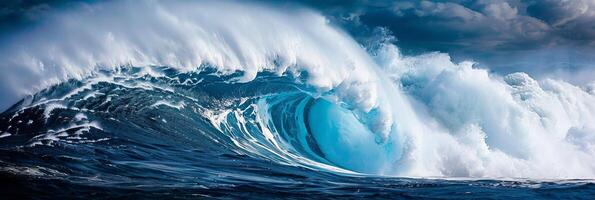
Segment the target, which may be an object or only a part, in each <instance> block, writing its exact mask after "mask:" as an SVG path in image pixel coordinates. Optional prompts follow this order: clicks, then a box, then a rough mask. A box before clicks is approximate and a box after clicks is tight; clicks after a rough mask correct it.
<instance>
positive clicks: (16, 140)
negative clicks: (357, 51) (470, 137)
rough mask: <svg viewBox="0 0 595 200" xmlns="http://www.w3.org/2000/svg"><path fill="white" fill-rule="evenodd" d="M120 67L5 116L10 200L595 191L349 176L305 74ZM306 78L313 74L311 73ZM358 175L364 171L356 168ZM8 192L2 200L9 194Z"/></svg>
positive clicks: (558, 184) (0, 168)
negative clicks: (333, 150) (319, 122)
mask: <svg viewBox="0 0 595 200" xmlns="http://www.w3.org/2000/svg"><path fill="white" fill-rule="evenodd" d="M152 69H153V70H156V71H159V72H160V73H161V74H163V76H152V75H149V74H146V73H144V71H143V69H142V68H133V67H123V68H122V69H121V70H120V71H118V72H103V73H97V74H95V75H94V76H92V77H89V78H86V79H83V80H71V81H68V82H64V83H62V84H59V85H56V86H53V87H51V88H48V89H45V90H43V91H41V92H39V93H37V94H35V95H32V96H29V97H27V98H25V99H23V100H22V101H20V102H19V103H17V104H16V105H14V106H13V107H11V108H10V109H8V110H6V111H5V112H3V113H2V114H1V115H0V133H1V134H2V136H1V138H0V177H1V178H2V179H1V180H2V181H1V183H0V184H1V185H2V187H0V194H1V196H2V197H4V198H27V197H33V198H40V197H44V198H110V199H111V198H125V197H126V198H127V197H132V198H154V199H162V198H183V199H185V198H229V199H235V198H238V199H270V198H273V199H321V198H329V199H345V198H348V199H351V198H354V199H360V198H388V199H395V198H432V199H443V198H450V199H460V198H474V199H511V198H512V199H526V198H545V199H550V198H551V199H554V198H556V199H557V198H576V199H592V198H594V197H595V184H594V183H593V181H591V180H552V181H538V180H511V179H508V180H469V179H463V180H453V179H450V180H445V179H439V178H436V179H413V178H399V177H381V176H374V175H364V174H358V173H353V172H350V171H349V170H346V169H344V168H347V169H349V166H348V165H346V164H344V163H341V162H338V161H337V160H336V158H332V157H331V156H332V155H329V154H328V153H325V152H328V151H324V150H322V149H324V148H325V147H323V146H322V145H325V144H323V142H324V141H321V140H322V139H321V138H320V137H318V136H317V135H316V130H313V129H316V128H317V127H312V126H313V125H314V124H316V123H311V120H312V119H310V117H309V116H312V115H311V113H313V112H319V111H320V110H317V109H319V107H320V106H315V105H321V104H323V105H324V100H322V99H319V98H317V97H313V96H311V94H312V93H310V92H309V91H310V90H311V89H310V88H307V87H305V86H303V85H302V84H299V81H297V82H296V81H295V80H296V79H297V80H300V79H306V78H307V77H288V76H281V77H278V76H273V75H269V74H266V73H262V74H260V75H259V76H258V77H257V79H256V80H254V81H251V82H249V83H235V82H233V83H232V82H229V80H232V79H233V78H234V77H236V76H237V75H238V74H236V75H229V76H220V75H217V74H214V72H209V71H208V70H207V71H202V72H200V73H198V72H196V73H195V72H185V73H180V72H176V71H174V70H170V69H168V68H159V67H155V68H152ZM304 76H307V75H304ZM356 171H357V170H356ZM4 198H3V199H4Z"/></svg>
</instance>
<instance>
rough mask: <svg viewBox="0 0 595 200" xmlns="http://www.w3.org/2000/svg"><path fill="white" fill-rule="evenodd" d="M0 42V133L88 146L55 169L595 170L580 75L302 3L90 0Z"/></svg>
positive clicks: (593, 107) (568, 174) (12, 143)
mask: <svg viewBox="0 0 595 200" xmlns="http://www.w3.org/2000/svg"><path fill="white" fill-rule="evenodd" d="M223 8H224V9H225V10H227V12H225V13H223V12H219V11H220V10H221V9H223ZM108 11H109V12H108ZM132 13H134V14H132ZM0 52H2V56H1V57H0V59H2V60H3V61H4V62H2V64H0V67H1V68H2V70H3V71H5V72H6V73H2V74H1V75H0V77H2V81H3V83H4V84H6V85H9V87H7V88H3V89H2V90H0V95H2V96H5V99H2V105H3V106H4V107H8V105H11V104H14V103H15V102H16V101H17V100H18V99H22V100H21V101H20V102H19V103H17V104H15V105H13V106H12V107H10V108H8V109H7V110H6V111H5V112H4V113H3V114H2V115H1V118H0V132H1V133H2V134H1V135H2V137H0V141H1V143H2V144H1V146H2V148H6V149H13V150H18V151H25V152H27V151H43V152H50V154H54V155H58V154H62V153H66V154H69V155H70V154H72V155H70V156H71V157H77V158H84V159H88V160H92V161H93V162H87V163H85V162H80V163H78V164H77V165H72V166H66V167H63V168H66V169H63V170H64V171H77V170H75V169H88V168H92V169H93V170H95V173H91V174H97V173H100V174H104V176H102V177H100V178H99V179H102V180H103V181H111V182H116V183H117V182H121V181H123V180H121V178H122V177H120V176H118V175H119V173H120V172H121V171H119V170H113V169H114V168H127V167H130V168H132V169H136V168H134V167H135V166H136V165H138V163H133V162H132V161H131V160H135V161H139V160H143V159H146V158H149V157H150V158H154V159H155V160H165V161H167V162H165V163H169V164H171V166H170V165H168V164H163V163H151V162H150V160H151V159H148V160H149V161H146V162H142V163H143V165H147V166H149V167H152V168H155V169H159V170H162V171H165V172H171V173H181V172H179V171H176V170H181V171H182V172H184V170H185V169H186V167H189V168H191V167H190V166H192V163H193V162H196V160H195V159H199V160H200V162H205V163H206V164H204V163H203V164H202V165H203V167H207V166H210V164H212V165H213V166H219V164H214V163H211V162H213V161H210V160H209V159H206V158H202V157H201V158H188V157H187V156H188V155H194V154H190V153H189V154H188V155H186V154H184V153H183V152H185V151H187V150H188V149H198V151H201V152H208V153H205V154H206V155H212V156H213V157H217V156H229V155H234V156H237V155H247V156H248V157H249V158H250V159H256V160H257V162H272V163H275V164H276V165H283V166H294V167H300V168H307V169H310V170H322V171H325V172H331V173H338V174H360V175H361V174H374V175H382V176H401V177H403V176H404V177H474V178H486V177H488V178H502V177H512V178H555V179H558V178H594V177H595V164H593V163H595V139H594V138H595V137H593V134H595V133H594V132H593V130H595V127H594V126H593V125H592V124H593V122H594V121H595V104H594V103H593V102H595V93H593V89H592V87H589V86H585V87H581V86H576V85H572V84H569V83H567V82H564V81H561V80H555V79H545V80H534V79H533V78H531V77H530V76H529V75H527V74H525V73H522V72H518V73H513V74H509V75H505V76H501V75H498V74H493V73H490V72H489V71H488V70H486V69H481V68H477V67H475V66H474V63H473V62H468V61H466V62H461V63H454V62H453V61H452V60H451V59H450V57H449V56H448V55H447V54H442V53H428V54H424V55H419V56H404V55H402V54H401V53H400V52H399V50H398V48H397V47H396V46H395V45H394V44H391V43H388V42H386V40H384V39H379V40H378V41H377V44H374V45H371V46H362V45H360V44H358V43H357V42H356V41H355V40H354V39H352V38H351V37H350V36H349V35H348V34H346V33H344V32H342V31H341V30H340V29H338V28H337V27H334V26H333V25H332V24H329V22H328V21H327V20H326V19H325V18H324V17H323V16H321V15H320V14H318V13H316V12H314V11H311V10H308V9H300V10H297V11H296V10H286V9H284V8H279V7H271V6H265V5H258V4H254V3H239V2H211V1H207V2H200V3H197V2H175V1H172V2H169V1H168V2H156V1H147V2H136V1H135V2H132V1H118V2H106V3H97V4H93V5H92V6H91V7H85V8H81V9H77V10H73V11H69V12H62V13H56V14H54V15H52V17H51V18H50V19H48V20H47V21H44V22H43V23H42V24H41V25H40V26H39V27H37V28H34V29H32V30H30V31H29V32H27V33H25V34H18V35H15V36H12V37H11V38H10V40H6V41H3V45H2V49H1V50H0ZM132 146H134V147H138V149H135V148H132ZM33 149H35V150H33ZM69 150H73V151H71V152H69ZM54 151H55V152H54ZM52 152H53V153H52ZM89 152H94V154H91V156H90V157H89V155H87V154H86V153H89ZM219 152H225V153H221V154H219ZM167 153H171V155H167ZM228 153H229V154H228ZM104 157H108V158H109V159H110V160H111V161H109V162H108V164H109V165H108V164H106V163H104V162H106V161H103V159H104ZM139 158H143V159H139ZM242 159H243V158H242ZM242 159H241V158H238V160H242ZM191 161H192V162H191ZM22 162H24V161H22ZM73 162H74V161H73ZM139 162H140V161H139ZM19 163H20V162H19ZM173 163H175V164H173ZM22 164H23V163H22ZM42 165H46V164H42ZM47 165H49V164H47ZM110 165H111V166H110ZM52 166H54V165H51V166H42V167H44V168H52ZM172 166H175V167H176V170H174V169H169V167H172ZM248 166H249V165H248ZM25 167H26V166H25ZM54 167H55V166H54ZM240 169H241V167H240ZM210 170H217V169H210ZM246 170H249V169H246ZM74 175H78V176H80V177H85V178H91V177H93V176H90V174H84V173H82V174H74ZM74 175H73V176H74ZM181 176H183V175H181ZM96 179H97V177H95V179H93V180H96Z"/></svg>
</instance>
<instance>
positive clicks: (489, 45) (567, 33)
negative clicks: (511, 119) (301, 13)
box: [0, 0, 595, 83]
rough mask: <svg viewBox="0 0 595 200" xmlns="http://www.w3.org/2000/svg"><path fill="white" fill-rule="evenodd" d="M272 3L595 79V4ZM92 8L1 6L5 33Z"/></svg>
mask: <svg viewBox="0 0 595 200" xmlns="http://www.w3.org/2000/svg"><path fill="white" fill-rule="evenodd" d="M265 1H266V3H274V4H278V5H280V6H294V5H304V6H306V7H310V8H313V9H315V10H319V11H320V12H321V13H322V14H324V15H325V16H327V17H328V18H329V19H330V20H331V21H332V22H333V23H336V24H337V25H339V26H342V27H343V28H345V29H346V30H348V31H349V32H350V33H352V34H353V35H354V36H355V37H358V35H359V34H362V33H366V30H368V31H370V30H374V28H376V27H384V28H386V29H388V30H390V32H391V34H392V35H394V36H395V37H396V39H397V41H396V43H397V44H398V46H399V47H401V49H402V51H403V52H404V53H406V54H412V55H413V54H420V53H424V52H430V51H440V52H445V53H449V54H450V55H451V56H452V57H453V58H454V59H455V60H464V59H465V60H474V61H476V62H478V63H479V66H482V67H486V68H489V69H492V70H493V71H495V72H499V73H508V72H514V71H525V72H529V73H530V74H532V75H534V76H541V75H544V74H545V75H552V74H554V75H555V76H560V77H564V78H566V79H570V80H571V81H574V82H579V83H580V82H584V81H592V80H593V79H594V78H593V77H594V76H595V73H594V72H595V0H452V1H444V0H432V1H419V0H403V1H371V0H343V1H339V0H327V1H318V0H301V1H287V0H286V1H282V2H279V1H272V0H265ZM88 2H92V1H76V2H72V1H63V0H49V1H48V0H45V1H42V0H21V1H2V3H0V31H2V33H7V32H11V31H14V30H18V29H19V28H22V27H26V26H29V25H31V24H34V23H35V22H36V21H39V20H41V19H43V16H44V13H46V12H47V11H49V10H55V9H59V8H65V7H66V8H67V7H72V6H80V5H84V4H85V3H88Z"/></svg>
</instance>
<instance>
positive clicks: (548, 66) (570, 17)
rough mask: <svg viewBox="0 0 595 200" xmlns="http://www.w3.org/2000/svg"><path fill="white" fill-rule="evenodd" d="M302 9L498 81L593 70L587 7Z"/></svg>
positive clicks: (594, 2)
mask: <svg viewBox="0 0 595 200" xmlns="http://www.w3.org/2000/svg"><path fill="white" fill-rule="evenodd" d="M303 3H304V4H306V5H308V6H311V7H314V8H316V9H319V10H321V11H322V12H323V13H325V14H326V15H327V16H329V18H330V19H332V20H334V21H336V22H337V23H338V24H342V25H343V26H345V27H347V28H348V29H350V30H353V31H352V32H354V33H355V34H357V32H358V31H360V30H366V29H372V28H373V27H386V28H388V30H390V31H391V32H392V34H394V36H396V38H397V39H398V41H397V42H396V43H397V44H398V45H399V46H400V47H401V48H402V50H403V51H404V52H406V53H407V52H409V53H411V54H417V53H421V52H427V51H441V52H447V53H450V54H451V56H452V57H453V58H455V60H462V59H471V60H476V61H478V62H480V64H483V65H487V66H489V67H490V68H491V69H494V70H495V71H501V72H503V73H507V72H511V71H518V70H520V71H528V72H535V73H536V74H537V73H544V72H547V71H556V70H575V71H580V70H583V69H585V68H586V69H595V66H594V65H593V63H595V59H594V58H592V57H593V56H592V55H593V54H595V50H594V48H595V0H453V1H444V0H434V1H419V0H404V1H365V0H354V1H348V2H347V3H345V1H342V2H334V1H331V2H325V3H323V4H320V3H317V2H316V1H303ZM591 71H595V70H591Z"/></svg>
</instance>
